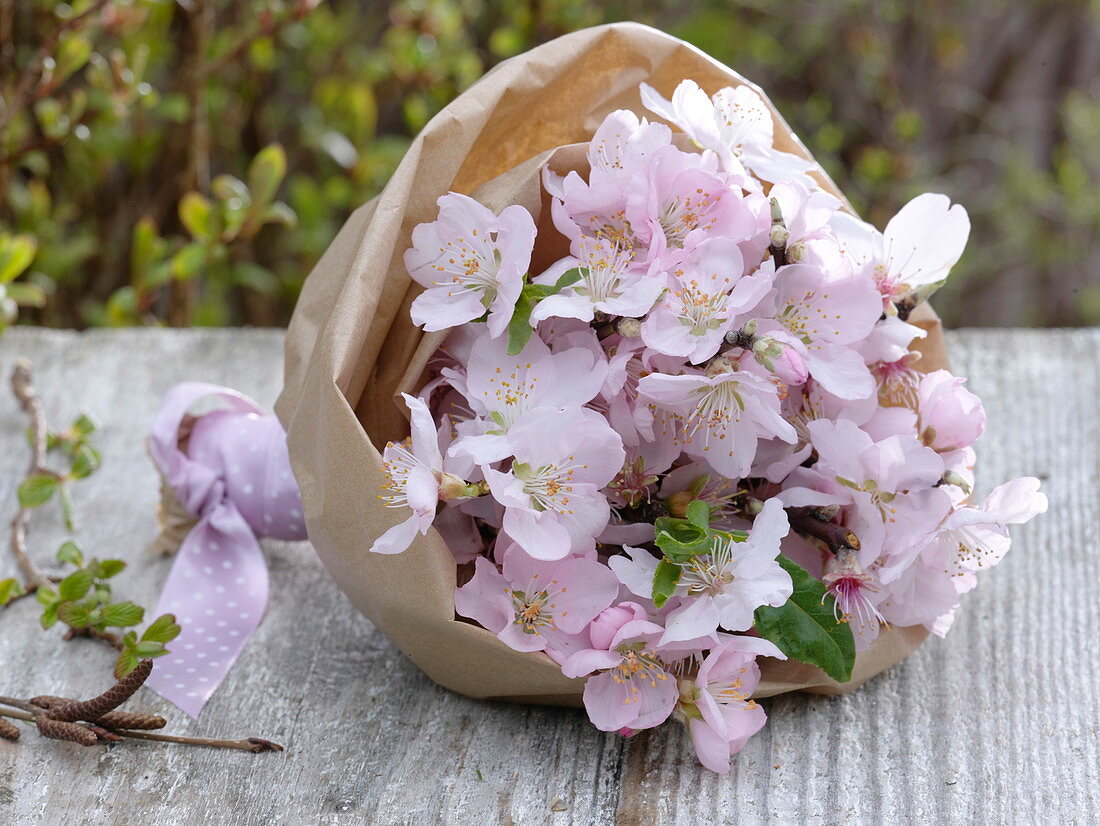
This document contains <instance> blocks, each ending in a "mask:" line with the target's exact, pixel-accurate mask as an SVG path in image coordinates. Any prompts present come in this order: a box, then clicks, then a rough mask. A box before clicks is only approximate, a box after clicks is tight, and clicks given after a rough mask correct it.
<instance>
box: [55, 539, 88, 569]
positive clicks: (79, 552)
mask: <svg viewBox="0 0 1100 826" xmlns="http://www.w3.org/2000/svg"><path fill="white" fill-rule="evenodd" d="M57 561H58V562H67V563H69V564H70V565H75V566H76V567H78V568H83V567H84V550H83V549H82V548H81V547H80V545H79V544H78V543H76V542H74V541H73V540H71V539H70V540H69V541H68V542H63V543H61V547H60V548H58V549H57Z"/></svg>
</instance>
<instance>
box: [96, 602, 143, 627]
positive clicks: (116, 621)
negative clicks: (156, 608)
mask: <svg viewBox="0 0 1100 826" xmlns="http://www.w3.org/2000/svg"><path fill="white" fill-rule="evenodd" d="M99 616H100V622H101V623H102V624H103V625H105V626H107V625H110V626H112V627H115V628H129V627H130V626H131V625H139V624H140V623H141V621H142V620H143V619H145V609H144V608H142V607H141V606H140V605H135V604H134V603H132V602H116V603H113V604H111V605H104V606H103V608H101V609H100V612H99Z"/></svg>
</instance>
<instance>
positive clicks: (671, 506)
mask: <svg viewBox="0 0 1100 826" xmlns="http://www.w3.org/2000/svg"><path fill="white" fill-rule="evenodd" d="M694 500H695V494H693V493H692V492H691V490H690V489H689V490H678V491H676V493H674V494H672V495H671V496H670V497H668V499H666V500H665V507H666V508H668V514H669V516H675V517H676V518H677V519H683V518H685V517H686V516H687V509H688V505H690V504H691V503H692V502H693V501H694Z"/></svg>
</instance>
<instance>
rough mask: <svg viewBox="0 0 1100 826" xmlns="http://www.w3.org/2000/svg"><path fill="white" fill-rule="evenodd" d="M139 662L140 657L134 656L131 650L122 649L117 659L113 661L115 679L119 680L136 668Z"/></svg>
mask: <svg viewBox="0 0 1100 826" xmlns="http://www.w3.org/2000/svg"><path fill="white" fill-rule="evenodd" d="M139 662H141V657H139V656H138V655H137V654H135V653H134V650H133V649H132V648H123V649H122V651H120V652H119V654H118V659H117V660H115V679H116V680H121V679H122V678H123V677H125V676H126V675H127V674H129V673H130V672H131V671H133V670H134V669H135V668H137V667H138V663H139Z"/></svg>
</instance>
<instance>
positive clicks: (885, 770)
mask: <svg viewBox="0 0 1100 826" xmlns="http://www.w3.org/2000/svg"><path fill="white" fill-rule="evenodd" d="M951 344H952V348H953V349H952V353H953V358H954V360H955V363H956V366H957V369H958V370H959V372H960V373H963V374H968V375H971V376H972V378H971V387H972V388H973V389H974V390H975V391H976V392H978V393H979V395H981V396H982V397H983V398H984V399H985V401H986V405H987V410H988V412H989V418H990V426H989V431H988V433H987V435H986V436H985V437H984V438H983V440H982V442H981V443H980V444H979V449H980V451H981V461H982V465H981V468H980V479H979V491H980V492H982V493H984V492H985V491H987V490H988V489H989V488H990V487H991V486H992V485H993V484H995V483H996V482H997V481H1000V480H1002V479H1005V478H1007V477H1008V476H1010V475H1018V474H1023V473H1032V474H1036V475H1041V476H1044V477H1046V478H1047V482H1046V485H1047V493H1048V495H1049V496H1050V498H1051V511H1050V512H1049V513H1048V514H1047V515H1046V516H1045V517H1043V518H1040V519H1039V520H1037V521H1036V522H1035V523H1033V524H1031V525H1029V526H1026V527H1025V528H1024V529H1023V530H1020V531H1018V533H1017V538H1018V539H1017V544H1016V547H1015V548H1014V550H1013V552H1012V554H1011V555H1010V556H1009V558H1008V560H1007V561H1006V562H1005V563H1003V564H1002V565H1001V566H1000V567H999V568H998V569H996V570H995V571H993V572H991V573H989V574H987V575H986V576H985V577H984V578H983V581H982V583H981V585H980V586H979V588H978V589H977V591H976V592H974V593H973V594H972V595H970V597H969V598H968V599H966V600H965V601H964V604H963V608H962V610H961V611H960V613H959V617H958V620H957V623H956V628H955V629H954V631H953V632H952V633H951V635H950V636H949V637H948V638H947V639H946V640H931V641H929V642H928V643H927V644H926V645H925V646H924V647H923V648H922V649H921V650H920V651H918V652H917V653H916V654H915V655H914V656H913V657H911V658H910V659H909V660H907V661H906V662H905V663H903V664H901V665H899V666H897V667H896V668H894V669H892V670H891V671H890V672H889V673H887V674H885V675H883V676H882V677H880V678H879V679H877V680H875V681H874V682H872V683H871V684H869V685H868V686H866V687H865V688H864V689H863V690H861V691H859V692H857V693H856V694H854V695H851V696H848V697H843V698H820V697H807V696H792V697H782V698H776V699H775V700H772V701H770V702H768V703H767V708H768V712H769V717H770V720H769V723H768V726H767V727H766V728H765V729H764V731H763V732H761V734H760V735H758V736H757V737H756V738H754V739H753V740H752V741H750V743H749V745H748V746H747V747H746V749H745V750H744V752H742V754H741V755H740V757H739V758H738V759H737V760H736V762H735V765H734V770H733V771H732V772H731V773H730V775H728V776H726V777H722V778H720V777H717V776H715V775H712V774H710V773H708V772H705V771H704V770H702V769H700V768H699V767H698V765H697V763H696V762H695V759H694V757H693V756H692V754H691V749H690V745H689V743H688V742H687V739H686V738H685V737H684V736H683V734H682V733H681V732H680V731H679V730H678V729H677V727H676V726H674V725H669V726H665V727H663V728H662V729H660V730H658V731H654V732H651V733H648V734H641V735H638V736H637V737H635V738H633V739H632V740H630V741H628V742H624V741H621V740H619V739H618V738H617V737H614V736H610V735H604V734H601V733H599V732H597V731H595V730H593V729H592V728H591V727H590V726H589V725H588V724H587V723H586V722H585V719H584V717H583V714H582V713H580V712H576V711H571V710H563V709H546V708H529V707H517V706H508V705H504V704H497V703H483V702H478V701H473V700H469V699H466V698H463V697H459V696H456V695H454V694H450V693H449V692H446V691H444V690H442V689H440V688H438V687H436V686H434V685H433V684H432V683H431V682H430V681H429V680H427V679H426V678H425V677H424V676H423V675H421V674H420V673H419V672H418V671H417V670H416V668H415V667H414V666H413V665H412V664H411V663H410V662H408V661H407V660H406V658H405V657H404V656H403V655H401V654H400V652H398V651H396V650H395V649H394V648H393V647H392V646H390V645H389V644H388V643H387V642H386V640H385V639H384V638H382V637H381V636H380V635H379V634H378V633H376V632H375V631H374V630H373V628H372V627H371V625H370V624H369V623H368V622H367V621H366V620H365V619H363V618H362V617H360V616H359V615H358V614H357V613H356V612H355V611H354V610H353V609H352V608H351V607H350V606H349V605H348V603H347V601H346V600H345V599H344V598H343V596H342V595H341V594H340V593H339V591H338V590H337V588H336V587H335V586H334V585H333V584H332V583H331V581H329V579H328V578H327V576H326V575H325V573H324V571H323V570H322V569H321V567H320V565H319V564H318V563H317V561H316V560H315V558H314V557H313V555H312V551H311V550H310V548H309V546H308V544H305V543H299V544H292V543H268V544H267V546H266V547H267V550H268V559H269V562H270V565H271V569H272V602H271V607H270V609H269V612H268V615H267V617H266V619H265V620H264V623H263V625H262V626H261V628H260V630H259V632H258V633H257V635H256V637H255V638H254V639H253V641H252V643H251V644H250V645H249V647H248V648H247V650H246V652H245V654H244V655H243V656H242V658H241V659H240V660H239V662H238V663H237V665H236V666H235V667H234V669H233V671H232V672H231V673H230V675H229V678H228V679H227V680H226V682H225V683H224V684H223V686H222V688H221V690H220V691H219V692H218V693H217V694H216V695H215V697H214V698H213V700H212V701H211V703H210V704H209V705H208V706H207V708H206V710H205V711H204V712H203V715H202V717H201V719H200V720H199V721H198V722H188V721H187V720H186V718H185V717H184V716H183V715H182V714H181V713H180V712H178V711H176V710H174V709H173V708H172V707H171V706H169V705H167V704H166V703H164V702H163V701H161V700H160V699H159V698H157V697H156V695H154V694H152V693H151V692H142V694H141V695H140V698H139V699H140V702H141V704H142V705H145V706H152V707H155V708H158V709H160V710H161V711H163V712H164V713H166V715H167V716H169V717H170V718H171V719H172V721H173V723H172V729H173V730H176V731H183V732H186V733H191V734H196V735H207V736H234V737H236V736H242V735H247V734H255V735H260V736H267V737H271V738H273V739H276V740H279V741H280V742H282V743H284V745H286V746H287V751H286V752H285V753H283V754H278V755H259V756H253V755H248V754H237V753H227V752H216V751H208V750H198V749H185V748H179V747H169V746H162V745H158V744H128V745H126V746H124V747H114V748H111V749H105V750H102V751H92V750H84V749H82V748H81V747H78V746H74V745H70V744H65V743H56V742H47V741H42V740H39V739H38V738H37V737H36V736H34V735H33V734H32V733H31V732H30V731H27V733H26V735H25V736H24V739H23V742H21V743H20V744H18V745H13V744H9V743H7V742H4V741H0V823H14V824H24V823H27V824H40V823H41V824H53V823H66V824H108V823H110V824H131V823H133V824H145V823H154V822H155V823H157V824H162V825H163V826H171V824H187V826H192V825H194V826H202V825H203V824H242V825H243V824H249V825H251V824H261V823H289V824H299V823H308V824H314V823H316V824H350V823H384V824H391V823H392V824H404V823H417V824H424V823H454V824H483V823H485V824H488V823H518V824H524V825H526V824H541V823H548V824H555V826H560V824H584V825H585V826H588V824H605V823H614V822H618V823H624V824H631V823H654V822H659V823H674V824H694V823H697V822H713V823H730V824H737V823H764V822H778V823H795V822H797V823H803V822H805V823H836V822H845V823H878V822H883V821H892V822H912V823H958V822H960V821H978V822H992V823H1000V822H1010V821H1011V822H1035V823H1039V822H1080V823H1090V822H1097V821H1098V820H1100V804H1098V801H1097V792H1096V791H1095V790H1096V789H1097V788H1098V783H1100V737H1098V734H1100V732H1098V721H1100V666H1098V661H1100V644H1098V642H1097V638H1096V634H1095V631H1094V630H1093V629H1095V628H1096V627H1097V624H1098V620H1100V599H1097V596H1096V591H1095V588H1096V583H1097V580H1098V577H1097V573H1096V571H1097V567H1098V564H1100V548H1098V540H1097V536H1096V525H1097V523H1098V522H1100V507H1098V500H1097V493H1096V491H1097V485H1098V482H1100V479H1098V477H1100V414H1098V412H1097V403H1096V400H1097V398H1098V397H1100V331H1097V330H1088V331H1054V330H1044V331H1023V330H1014V331H963V332H959V333H954V334H952V336H951ZM19 355H26V356H28V357H30V358H31V359H32V360H33V361H34V362H35V364H36V375H37V384H38V388H39V390H40V392H41V394H42V395H43V397H44V398H45V401H46V407H47V410H48V412H49V414H50V416H51V419H52V420H54V421H57V422H58V423H60V422H63V421H64V420H65V419H66V418H68V417H71V416H72V415H74V414H75V413H76V412H77V411H78V410H79V409H83V408H88V409H90V410H92V411H93V412H95V413H96V414H97V416H98V417H99V418H100V419H101V421H103V422H104V425H105V427H104V430H103V433H102V437H101V444H102V445H103V448H104V455H105V464H104V467H103V469H102V470H101V471H100V473H99V474H97V476H96V477H93V479H92V480H91V481H89V482H87V483H85V484H83V485H81V486H80V487H78V489H77V494H78V502H77V506H78V518H79V520H80V523H81V533H80V535H81V537H82V539H83V541H84V543H85V545H86V547H87V548H88V550H89V551H91V552H94V553H99V554H101V555H106V554H111V555H119V556H121V557H123V558H125V559H128V560H130V562H131V569H130V570H128V571H127V572H126V573H125V574H124V575H123V576H122V578H121V579H120V583H119V592H120V594H124V595H126V596H129V597H133V598H134V599H136V600H137V601H139V602H144V603H145V604H147V605H151V604H152V603H153V601H154V598H155V594H156V593H157V592H158V590H159V587H160V584H161V583H162V582H163V579H164V576H165V575H166V573H167V570H168V565H169V564H170V563H169V562H168V561H167V560H163V559H156V558H150V557H144V556H143V555H142V554H141V549H142V548H143V547H144V546H145V544H146V543H147V542H148V541H149V540H150V539H151V538H152V537H153V535H154V534H155V522H154V517H153V505H154V503H155V501H156V485H155V475H154V473H153V470H152V467H151V465H150V463H149V461H148V459H147V458H146V456H145V453H144V447H143V444H142V437H143V435H144V431H145V428H146V427H147V424H148V421H149V419H150V418H151V416H152V414H153V412H154V411H155V409H156V405H157V402H158V400H159V398H160V395H161V394H162V393H163V392H164V390H166V389H167V388H168V387H169V386H171V385H172V384H174V383H175V382H178V381H182V380H185V379H203V380H209V381H215V382H220V383H224V384H229V385H231V386H234V387H236V388H238V389H240V390H242V391H244V392H246V393H248V394H250V395H252V396H253V397H254V398H256V399H257V400H259V401H260V402H261V403H263V404H270V403H271V401H272V400H273V399H274V397H275V395H276V393H277V392H278V388H279V385H280V380H281V364H282V352H281V334H280V333H279V332H278V331H256V330H224V331H209V330H207V331H199V330H191V331H95V332H90V333H83V334H77V333H62V332H52V331H42V330H28V329H17V330H14V331H11V332H9V333H8V335H7V336H6V337H5V338H4V339H3V340H0V369H2V370H3V371H4V372H5V373H6V372H7V371H8V370H9V369H10V367H11V364H12V363H13V360H14V358H15V357H16V356H19ZM5 381H6V378H5ZM23 426H24V424H23V421H22V419H21V417H20V416H19V415H18V413H17V410H16V408H15V405H14V402H13V401H12V400H11V399H10V398H9V395H8V394H7V393H6V392H0V445H2V446H3V449H2V450H0V503H4V504H2V505H0V516H2V515H3V509H4V508H7V507H8V504H7V503H10V502H11V501H12V498H13V496H14V485H15V484H16V482H17V480H18V478H19V477H20V476H21V474H22V470H23V466H24V463H25V461H26V456H25V452H24V448H23V445H22V441H21V438H22V436H21V434H22V430H23ZM32 530H33V533H32V535H31V541H32V546H33V547H34V548H36V549H37V553H38V556H39V558H46V557H48V556H49V555H50V553H51V552H52V549H54V548H55V547H56V546H57V544H58V542H59V541H60V540H61V538H62V536H63V534H62V532H61V530H60V526H59V525H58V524H57V523H56V520H53V519H52V518H49V519H38V520H36V522H35V523H34V525H33V528H32ZM10 570H11V564H10V562H9V560H8V559H7V557H6V555H5V554H4V553H0V576H4V575H7V573H8V572H9V571H10ZM34 616H35V610H34V606H33V605H31V604H29V603H27V602H23V603H20V604H17V605H16V606H14V607H13V608H11V609H9V610H7V611H4V612H0V693H7V694H24V695H29V694H33V693H41V692H44V691H47V692H59V693H60V692H68V693H78V694H82V693H92V692H94V691H96V690H98V689H99V688H101V687H102V686H103V683H104V682H105V677H106V675H107V673H108V671H109V666H110V662H111V659H112V657H111V652H109V651H107V650H106V649H105V648H104V647H102V646H100V645H98V644H96V643H93V642H89V641H75V642H71V643H62V642H61V641H60V639H59V638H58V637H59V634H58V632H57V631H51V632H43V631H40V630H38V629H37V628H36V627H35V625H34V623H35V619H34ZM555 800H560V801H561V804H562V806H564V809H563V810H562V811H553V810H552V808H551V806H552V804H553V803H554V801H555ZM557 808H561V806H558V807H557Z"/></svg>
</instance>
